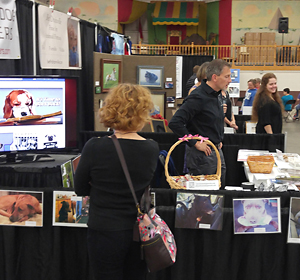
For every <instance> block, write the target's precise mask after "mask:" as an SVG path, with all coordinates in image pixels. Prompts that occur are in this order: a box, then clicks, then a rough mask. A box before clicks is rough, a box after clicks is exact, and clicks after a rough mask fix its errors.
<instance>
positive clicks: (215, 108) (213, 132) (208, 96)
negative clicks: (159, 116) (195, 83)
mask: <svg viewBox="0 0 300 280" xmlns="http://www.w3.org/2000/svg"><path fill="white" fill-rule="evenodd" d="M220 93H221V91H218V92H216V91H214V90H213V89H212V88H211V87H210V86H208V85H207V84H206V80H203V81H202V82H201V85H200V86H199V87H197V88H196V89H195V90H193V91H192V93H191V94H190V95H189V96H187V97H186V98H185V100H184V102H183V104H182V105H181V106H180V108H179V109H178V110H177V111H176V113H175V114H174V116H173V117H172V119H171V121H170V123H169V127H170V129H172V131H173V132H174V133H175V134H177V135H178V136H179V137H183V136H184V135H188V134H192V135H196V134H198V135H201V136H203V137H208V138H209V140H210V141H211V142H213V143H214V144H219V143H220V142H222V141H223V137H224V113H223V107H222V106H221V104H220V102H219V100H218V95H219V94H220ZM196 142H197V140H191V141H189V146H193V145H195V144H196Z"/></svg>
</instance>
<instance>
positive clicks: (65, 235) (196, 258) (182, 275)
mask: <svg viewBox="0 0 300 280" xmlns="http://www.w3.org/2000/svg"><path fill="white" fill-rule="evenodd" d="M16 5H17V15H18V26H19V35H20V46H21V57H22V59H20V60H17V61H15V60H1V66H2V67H1V68H0V75H1V76H3V75H5V76H6V77H8V76H16V75H22V76H33V73H34V69H35V68H36V73H35V75H34V76H43V77H47V76H48V77H53V76H56V77H57V76H58V77H64V78H66V77H67V78H74V79H75V80H76V83H77V89H76V94H75V92H74V98H75V99H76V108H75V109H74V111H72V112H71V114H70V115H72V114H73V116H76V118H75V119H72V118H71V121H69V123H68V125H69V126H74V127H76V129H75V130H76V131H75V135H76V141H75V142H76V143H73V142H72V141H71V142H72V143H71V144H70V145H69V146H66V147H65V149H63V151H62V152H60V153H57V152H55V153H53V154H51V157H52V159H53V160H52V161H47V160H45V161H44V162H38V161H37V162H27V163H6V164H1V165H0V191H5V192H6V193H8V194H9V193H14V194H16V195H19V194H22V193H23V192H26V193H34V194H36V196H37V197H38V198H39V204H40V207H41V208H38V210H37V212H36V215H34V217H38V218H39V223H37V222H36V221H34V222H33V221H29V222H28V223H26V222H24V223H23V224H15V223H13V222H9V223H6V224H4V223H3V224H0V279H3V280H27V279H49V280H52V279H78V280H79V279H90V275H89V262H88V256H87V246H86V232H87V229H86V223H84V222H83V223H81V224H80V222H79V223H76V222H77V220H75V221H72V222H71V224H72V225H70V224H59V222H58V221H57V220H56V212H55V211H59V210H60V209H61V208H60V209H59V208H58V209H55V208H56V207H57V206H58V205H60V206H61V205H62V204H63V203H62V202H63V201H64V199H65V196H67V193H68V192H70V193H71V196H72V195H73V194H72V192H73V189H72V188H71V187H70V188H64V181H63V178H62V177H63V176H62V175H64V174H65V171H66V170H67V167H64V168H65V169H62V166H64V165H65V164H66V163H68V162H72V161H73V160H74V159H76V158H77V156H78V155H79V154H80V152H81V149H82V147H83V145H84V144H85V143H86V142H87V141H88V140H89V139H90V138H91V137H94V136H97V137H99V136H100V137H101V136H104V135H108V134H110V133H111V132H106V131H105V130H106V129H104V128H103V127H101V126H100V124H99V123H98V117H97V113H98V109H99V107H101V104H102V101H103V100H104V98H105V96H106V94H107V91H108V90H109V86H108V84H107V85H106V84H105V80H106V77H107V75H108V74H109V71H111V72H113V69H112V68H110V67H111V65H110V64H113V65H114V66H115V67H117V68H118V69H119V75H118V82H130V83H138V82H139V81H140V80H141V79H140V78H141V77H142V74H141V73H143V75H144V74H145V72H146V71H147V70H149V69H152V70H155V71H158V73H160V74H161V75H162V76H161V78H160V85H159V86H157V87H154V88H152V89H151V93H152V95H153V98H156V99H155V102H157V105H159V109H160V111H159V113H160V114H161V115H162V117H163V119H166V120H170V118H171V116H172V114H173V113H174V112H173V111H174V110H176V107H177V105H180V102H179V101H178V102H175V103H174V97H175V99H176V83H177V79H178V75H177V73H176V56H168V57H155V56H143V55H131V56H123V55H122V56H119V55H110V54H100V53H96V52H94V51H95V25H94V24H93V23H89V22H85V21H80V30H81V50H82V68H81V69H80V70H78V69H77V70H74V69H60V70H58V69H41V68H40V61H39V48H36V49H37V56H36V58H37V60H35V59H34V54H33V53H32V49H33V47H34V45H35V46H38V42H35V41H33V40H29V39H28V38H32V37H33V22H32V15H33V13H36V12H37V11H36V10H35V3H34V2H32V1H17V2H16ZM37 27H38V26H37ZM211 59H212V58H211V57H209V56H193V57H189V56H185V57H183V58H182V65H183V68H182V72H184V73H183V74H182V75H186V73H187V72H188V70H191V69H192V66H193V65H195V64H201V63H203V62H204V61H210V60H211ZM157 66H158V67H159V68H156V67H157ZM115 67H113V68H115ZM106 70H107V71H108V73H106V72H105V71H106ZM143 71H144V72H143ZM187 76H188V75H186V77H185V79H187V78H188V77H187ZM107 80H108V81H109V78H107ZM182 82H183V83H184V81H183V80H182ZM172 83H173V85H172ZM181 89H183V86H182V88H181ZM181 102H182V100H181ZM177 103H178V104H177ZM66 106H68V104H66ZM237 121H240V125H239V126H240V127H241V131H239V132H241V133H235V134H226V135H225V137H224V147H223V152H224V156H225V161H226V164H227V174H226V185H229V186H240V185H241V183H242V182H245V181H246V180H247V179H246V177H245V173H244V169H243V166H242V164H241V163H240V162H237V155H238V150H239V149H255V150H257V149H259V150H268V151H272V152H274V151H275V150H276V149H280V150H282V151H283V152H284V150H285V135H284V134H276V135H256V134H245V133H243V132H244V130H243V129H242V127H244V122H245V121H246V117H245V119H243V117H241V118H240V119H239V120H238V119H237ZM72 133H73V132H72ZM140 134H141V136H144V137H146V138H152V139H154V140H155V141H157V142H158V144H159V148H160V150H165V151H168V150H169V149H170V147H171V146H172V145H173V144H174V143H175V142H176V141H177V140H178V139H177V137H176V135H174V134H173V133H172V132H171V131H170V130H167V132H162V133H158V132H156V133H153V132H150V128H149V127H148V128H145V131H142V132H141V133H140ZM184 152H185V145H184V144H182V145H181V146H180V147H178V148H177V149H176V151H174V153H172V158H173V160H174V163H175V166H176V169H177V171H178V172H179V173H182V172H183V165H184ZM156 175H157V174H156ZM157 176H158V177H155V178H154V179H153V181H152V183H151V187H152V192H153V193H154V194H155V204H156V206H157V212H158V213H159V214H160V215H161V217H162V218H163V219H164V220H165V221H166V222H167V223H168V224H169V226H170V228H171V230H172V231H173V233H174V235H175V239H176V242H177V246H178V256H177V262H176V263H175V264H174V265H173V266H172V267H170V268H167V269H165V270H163V271H160V272H158V273H155V274H150V275H149V276H148V280H169V279H172V280H173V279H174V280H177V279H178V280H179V279H180V280H181V279H189V280H193V279H201V278H203V279H219V280H224V279H230V280H233V279H236V280H239V279H245V280H250V279H251V280H252V279H267V278H269V277H271V278H272V279H278V280H281V279H284V278H286V279H298V278H299V277H298V270H297V268H298V266H297V265H298V263H299V254H298V245H295V244H287V232H288V214H289V201H290V198H291V197H299V194H298V192H294V191H287V192H283V193H277V192H276V193H268V194H266V193H264V192H244V191H227V190H219V191H210V192H208V191H196V192H194V193H201V194H205V195H210V196H214V195H215V196H222V199H223V202H224V205H223V223H222V229H220V230H210V229H203V228H201V229H188V228H177V227H175V210H176V198H177V192H178V190H173V189H170V187H169V185H168V184H167V182H166V180H165V177H164V176H165V175H164V171H163V170H160V173H159V174H158V175H157ZM58 191H63V192H64V194H62V195H60V194H56V196H55V193H56V192H58ZM191 194H193V192H191ZM266 196H268V197H270V198H273V197H276V198H280V200H278V201H280V202H279V203H278V204H280V206H281V208H280V213H279V216H281V232H277V233H274V234H256V235H236V234H234V217H233V204H232V202H233V199H235V198H264V197H266ZM56 199H57V201H58V203H55V201H56ZM72 201H74V197H73V200H72V199H70V205H73V204H72ZM82 203H83V202H82ZM76 205H79V204H76ZM80 205H81V204H80ZM82 209H83V208H82ZM82 209H81V210H82ZM85 209H86V208H85ZM76 211H77V210H76ZM79 216H84V213H83V211H82V212H80V215H79ZM76 217H78V216H76ZM85 217H86V216H85ZM75 224H79V226H76V225H75Z"/></svg>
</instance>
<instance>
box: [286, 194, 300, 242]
mask: <svg viewBox="0 0 300 280" xmlns="http://www.w3.org/2000/svg"><path fill="white" fill-rule="evenodd" d="M289 210H290V211H289V227H288V243H298V244H299V243H300V197H291V200H290V209H289Z"/></svg>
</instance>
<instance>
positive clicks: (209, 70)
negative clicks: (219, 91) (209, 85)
mask: <svg viewBox="0 0 300 280" xmlns="http://www.w3.org/2000/svg"><path fill="white" fill-rule="evenodd" d="M225 66H227V67H228V68H231V66H230V64H229V63H228V62H227V61H225V60H223V59H214V60H212V61H211V62H210V63H208V65H207V67H206V77H207V80H208V81H211V78H212V75H213V74H216V75H217V76H220V75H221V73H222V71H223V68H224V67H225Z"/></svg>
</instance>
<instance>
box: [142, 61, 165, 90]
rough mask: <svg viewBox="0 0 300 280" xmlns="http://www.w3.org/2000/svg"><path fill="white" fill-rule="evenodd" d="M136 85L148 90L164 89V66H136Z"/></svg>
mask: <svg viewBox="0 0 300 280" xmlns="http://www.w3.org/2000/svg"><path fill="white" fill-rule="evenodd" d="M137 84H138V85H141V86H145V87H148V88H154V89H162V88H163V87H164V66H153V65H148V66H147V65H143V66H142V65H138V66H137Z"/></svg>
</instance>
